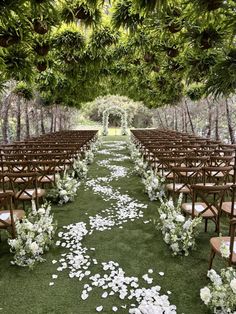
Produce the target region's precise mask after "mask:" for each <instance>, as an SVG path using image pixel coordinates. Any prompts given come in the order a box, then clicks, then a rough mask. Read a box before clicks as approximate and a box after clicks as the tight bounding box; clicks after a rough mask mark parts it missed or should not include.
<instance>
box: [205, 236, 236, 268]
mask: <svg viewBox="0 0 236 314" xmlns="http://www.w3.org/2000/svg"><path fill="white" fill-rule="evenodd" d="M222 241H223V242H225V243H230V237H214V238H211V239H210V244H211V246H212V248H213V249H214V251H215V252H216V253H217V254H220V255H221V253H220V246H221V243H222ZM234 245H235V243H234ZM232 263H233V264H236V253H235V252H233V255H232Z"/></svg>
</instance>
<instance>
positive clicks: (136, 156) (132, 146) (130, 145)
mask: <svg viewBox="0 0 236 314" xmlns="http://www.w3.org/2000/svg"><path fill="white" fill-rule="evenodd" d="M127 146H128V150H129V153H130V157H131V160H132V161H133V162H135V161H136V160H138V159H140V158H141V153H140V151H139V150H138V149H137V148H136V146H135V144H134V143H133V142H132V141H131V140H130V142H128V144H127Z"/></svg>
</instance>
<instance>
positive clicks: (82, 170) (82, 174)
mask: <svg viewBox="0 0 236 314" xmlns="http://www.w3.org/2000/svg"><path fill="white" fill-rule="evenodd" d="M72 168H73V172H74V177H75V178H77V179H80V180H84V179H86V178H87V174H88V166H87V163H86V162H85V161H84V160H80V159H79V158H77V159H75V160H74V163H73V165H72Z"/></svg>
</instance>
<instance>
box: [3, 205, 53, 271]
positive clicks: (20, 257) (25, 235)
mask: <svg viewBox="0 0 236 314" xmlns="http://www.w3.org/2000/svg"><path fill="white" fill-rule="evenodd" d="M15 225H16V234H17V237H16V239H9V240H8V243H9V245H10V251H11V252H12V253H13V254H14V260H13V261H12V262H11V264H12V265H18V266H25V267H30V268H32V267H33V266H34V265H35V263H36V262H43V261H45V259H43V257H42V255H43V254H44V253H45V252H46V251H48V250H49V247H50V246H51V245H52V243H53V237H54V234H55V230H56V223H55V222H54V221H53V215H52V214H51V205H50V204H49V203H45V204H44V205H42V206H41V207H40V208H39V209H38V210H36V206H35V203H34V201H32V211H31V212H30V213H29V214H28V216H27V217H25V218H23V219H22V221H19V220H17V221H16V223H15Z"/></svg>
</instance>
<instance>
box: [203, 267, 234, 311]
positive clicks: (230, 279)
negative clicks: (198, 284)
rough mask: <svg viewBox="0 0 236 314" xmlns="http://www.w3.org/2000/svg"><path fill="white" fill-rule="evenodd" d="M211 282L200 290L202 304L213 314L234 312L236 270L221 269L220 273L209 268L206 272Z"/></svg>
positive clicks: (230, 268) (229, 268)
mask: <svg viewBox="0 0 236 314" xmlns="http://www.w3.org/2000/svg"><path fill="white" fill-rule="evenodd" d="M207 276H208V278H209V279H210V281H211V283H210V284H209V285H208V286H206V287H204V288H202V289H201V290H200V297H201V300H202V301H203V302H204V304H205V305H206V306H207V307H208V308H209V309H210V310H211V311H212V313H215V314H235V313H236V271H235V269H233V268H232V267H228V268H223V269H221V272H220V275H219V274H217V273H216V272H215V270H213V269H211V270H209V271H208V273H207Z"/></svg>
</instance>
